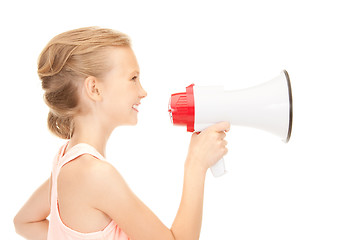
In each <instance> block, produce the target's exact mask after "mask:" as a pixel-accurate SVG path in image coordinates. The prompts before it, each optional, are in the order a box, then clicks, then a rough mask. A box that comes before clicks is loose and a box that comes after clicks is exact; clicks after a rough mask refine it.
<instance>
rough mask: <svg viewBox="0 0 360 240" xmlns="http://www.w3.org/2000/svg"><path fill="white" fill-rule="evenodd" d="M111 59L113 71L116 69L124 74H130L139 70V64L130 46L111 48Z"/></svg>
mask: <svg viewBox="0 0 360 240" xmlns="http://www.w3.org/2000/svg"><path fill="white" fill-rule="evenodd" d="M109 60H110V65H111V66H112V70H111V71H116V72H118V73H122V74H129V73H131V72H134V71H137V72H139V65H138V62H137V59H136V56H135V54H134V51H133V50H132V49H131V48H130V47H112V48H110V49H109Z"/></svg>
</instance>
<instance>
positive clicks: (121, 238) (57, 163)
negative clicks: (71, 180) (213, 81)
mask: <svg viewBox="0 0 360 240" xmlns="http://www.w3.org/2000/svg"><path fill="white" fill-rule="evenodd" d="M67 144H68V143H66V144H65V145H64V146H62V147H61V149H60V151H59V153H58V154H57V155H56V157H55V159H54V164H53V170H52V188H51V189H52V191H51V210H50V220H49V230H48V240H80V239H91V240H100V239H101V240H129V238H128V237H127V235H126V234H125V233H124V232H123V231H122V230H121V229H120V228H119V226H118V225H117V224H116V223H115V222H114V221H111V222H110V223H109V225H108V226H106V227H105V229H104V230H102V231H98V232H91V233H80V232H77V231H75V230H73V229H71V228H69V227H67V226H66V225H65V224H64V223H63V222H62V220H61V218H60V213H59V208H58V201H57V199H58V197H57V178H58V175H59V172H60V169H61V168H62V167H63V166H64V165H65V164H66V163H68V162H70V161H72V160H74V159H75V158H77V157H79V156H81V155H83V154H90V155H92V156H94V157H96V158H98V159H100V160H105V159H104V157H103V156H102V155H101V154H100V153H99V152H97V151H96V149H95V148H93V147H92V146H90V145H88V144H85V143H80V144H77V145H75V146H74V147H72V148H71V149H70V150H69V151H68V152H67V153H66V154H64V152H65V149H66V146H67Z"/></svg>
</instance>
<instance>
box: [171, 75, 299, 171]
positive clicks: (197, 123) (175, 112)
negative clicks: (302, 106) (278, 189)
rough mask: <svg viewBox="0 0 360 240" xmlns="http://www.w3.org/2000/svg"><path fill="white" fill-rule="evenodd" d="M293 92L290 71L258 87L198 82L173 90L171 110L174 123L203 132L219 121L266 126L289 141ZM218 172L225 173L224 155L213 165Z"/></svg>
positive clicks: (190, 130)
mask: <svg viewBox="0 0 360 240" xmlns="http://www.w3.org/2000/svg"><path fill="white" fill-rule="evenodd" d="M292 112H293V106H292V92H291V84H290V78H289V74H288V73H287V72H286V70H284V71H282V72H281V74H280V75H279V76H277V77H276V78H274V79H272V80H270V81H268V82H265V83H263V84H260V85H258V86H255V87H251V88H247V89H240V90H234V91H224V88H223V87H217V86H211V87H204V86H195V85H194V84H192V85H190V86H188V87H187V88H186V92H184V93H176V94H172V95H171V98H170V103H169V113H170V118H171V121H172V123H173V124H174V125H186V126H187V130H188V131H189V132H193V131H196V132H199V131H202V130H204V129H205V128H207V127H209V126H210V125H213V124H215V123H217V122H222V121H227V122H230V123H231V124H235V125H242V126H248V127H253V128H257V129H262V130H265V131H267V132H270V133H273V134H275V135H277V136H279V137H280V138H281V139H282V140H283V141H284V142H288V141H289V139H290V136H291V130H292V115H293V114H292ZM211 170H212V172H213V175H214V176H221V175H223V174H224V173H225V166H224V161H223V159H222V160H220V161H219V162H218V163H216V164H215V165H214V166H213V167H211Z"/></svg>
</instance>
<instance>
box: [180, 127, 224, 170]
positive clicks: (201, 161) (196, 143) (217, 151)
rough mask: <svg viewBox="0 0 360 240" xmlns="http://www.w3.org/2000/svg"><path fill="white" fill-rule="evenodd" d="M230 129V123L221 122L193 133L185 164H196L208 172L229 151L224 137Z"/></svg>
mask: <svg viewBox="0 0 360 240" xmlns="http://www.w3.org/2000/svg"><path fill="white" fill-rule="evenodd" d="M229 130H230V123H228V122H220V123H217V124H214V125H212V126H210V127H208V128H207V129H205V130H204V131H202V132H200V133H193V135H192V137H191V141H190V146H189V151H188V157H187V160H186V163H185V165H186V166H189V165H191V166H193V165H196V166H198V167H200V168H201V169H202V170H203V171H204V172H206V170H207V169H208V168H209V167H211V166H213V165H214V164H215V163H216V162H217V161H219V160H220V159H221V158H222V157H223V156H224V155H225V154H226V153H227V152H228V149H227V148H226V145H227V141H226V140H224V138H225V136H226V133H225V132H228V131H229Z"/></svg>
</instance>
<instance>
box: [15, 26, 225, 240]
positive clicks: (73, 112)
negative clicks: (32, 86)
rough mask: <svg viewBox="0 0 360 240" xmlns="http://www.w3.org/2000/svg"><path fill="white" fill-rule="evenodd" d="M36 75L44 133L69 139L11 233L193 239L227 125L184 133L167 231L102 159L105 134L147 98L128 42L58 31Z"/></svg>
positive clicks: (127, 121)
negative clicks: (184, 151)
mask: <svg viewBox="0 0 360 240" xmlns="http://www.w3.org/2000/svg"><path fill="white" fill-rule="evenodd" d="M38 74H39V77H40V79H41V81H42V87H43V89H44V91H45V93H44V100H45V102H46V104H47V105H48V106H49V108H50V112H49V115H48V127H49V129H50V131H51V132H53V133H54V134H55V135H57V136H59V137H61V138H63V139H69V140H68V141H67V143H66V144H65V145H64V146H62V147H61V149H60V150H59V152H58V153H57V155H56V157H55V159H54V164H53V169H52V174H51V177H50V178H49V179H48V180H46V181H45V183H44V184H43V185H41V186H40V187H39V188H38V189H37V190H36V191H35V192H34V194H33V195H32V196H31V197H30V199H29V200H28V201H27V203H26V204H25V205H24V206H23V207H22V209H21V210H20V211H19V212H18V214H17V215H16V217H15V218H14V224H15V229H16V231H17V233H18V234H20V235H22V236H23V237H25V238H27V239H49V240H55V239H62V240H63V239H69V240H70V239H93V240H95V239H133V240H147V239H156V240H161V239H164V240H165V239H166V240H170V239H177V240H181V239H184V240H190V239H199V236H200V228H201V222H202V208H203V196H204V182H205V175H206V171H207V169H208V168H209V167H210V166H212V165H213V164H215V163H216V162H217V161H218V160H219V159H220V158H222V157H223V156H224V155H225V154H226V153H227V148H226V144H227V142H226V141H225V140H224V137H225V131H228V130H229V128H230V125H229V123H227V122H222V123H218V124H215V125H213V126H211V127H209V128H208V129H206V130H204V131H203V132H201V133H200V134H193V135H192V137H191V141H190V146H189V150H188V155H187V158H186V161H185V170H184V184H183V194H182V199H181V203H180V206H179V210H178V213H177V215H176V217H175V220H174V222H173V224H172V227H171V229H168V228H167V227H166V226H165V225H164V224H163V223H162V222H161V221H160V220H159V219H158V218H157V217H156V216H155V215H154V213H152V212H151V211H150V209H149V208H147V207H146V205H145V204H144V203H142V202H141V201H140V199H138V198H137V196H136V195H135V194H134V193H133V192H132V191H131V190H130V189H129V187H128V185H127V184H126V182H125V180H124V179H123V178H122V176H121V175H120V174H119V172H118V171H117V170H116V169H115V168H114V167H113V166H112V165H111V164H109V163H108V162H106V161H105V149H106V143H107V140H108V138H109V137H110V135H111V133H112V131H113V130H114V129H115V128H116V127H117V126H120V125H135V124H136V123H137V113H138V110H137V107H138V105H139V104H140V102H141V100H142V99H143V98H145V97H146V95H147V93H146V91H145V90H144V89H143V88H142V86H141V84H140V79H139V75H140V70H139V66H138V63H137V60H136V58H135V55H134V52H133V51H132V49H131V45H130V40H129V38H128V37H127V36H126V35H125V34H123V33H119V32H116V31H114V30H110V29H103V28H97V27H89V28H81V29H76V30H72V31H68V32H65V33H62V34H60V35H58V36H56V37H55V38H53V39H52V40H51V41H50V42H49V43H48V45H47V46H46V47H45V49H44V50H43V51H42V53H41V54H40V57H39V60H38ZM49 214H50V217H49V220H48V219H47V217H48V216H49Z"/></svg>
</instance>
